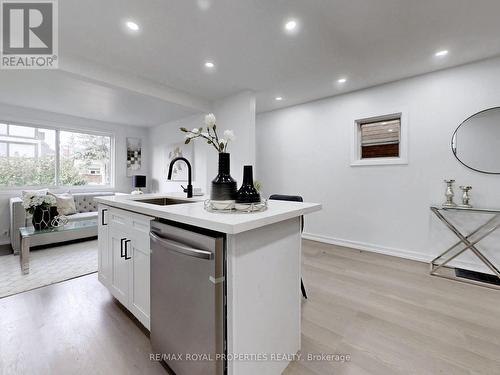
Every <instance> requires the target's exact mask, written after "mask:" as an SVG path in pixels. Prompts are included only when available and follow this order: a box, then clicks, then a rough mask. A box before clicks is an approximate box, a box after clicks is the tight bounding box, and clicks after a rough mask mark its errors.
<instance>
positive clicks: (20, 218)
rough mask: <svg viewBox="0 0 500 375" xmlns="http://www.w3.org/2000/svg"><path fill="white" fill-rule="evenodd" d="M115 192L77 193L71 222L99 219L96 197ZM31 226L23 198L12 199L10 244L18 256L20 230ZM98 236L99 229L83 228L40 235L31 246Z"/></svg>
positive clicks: (33, 239)
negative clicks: (74, 212) (74, 211)
mask: <svg viewBox="0 0 500 375" xmlns="http://www.w3.org/2000/svg"><path fill="white" fill-rule="evenodd" d="M114 194H115V193H113V192H95V193H75V194H73V196H74V198H75V206H76V212H77V213H76V214H73V215H68V219H69V220H70V221H76V220H85V219H91V218H96V219H97V215H98V213H97V202H94V197H99V196H103V195H114ZM24 226H31V221H30V219H28V220H26V211H25V210H24V207H23V205H22V200H21V198H11V199H10V243H11V245H12V249H13V250H14V254H18V253H19V251H20V248H21V238H20V236H19V228H20V227H24ZM96 236H97V228H83V229H80V230H75V231H66V232H64V231H61V232H53V233H47V234H43V235H38V236H36V237H33V238H32V239H31V243H30V244H31V246H41V245H49V244H52V243H59V242H65V241H71V240H77V239H81V238H89V237H96Z"/></svg>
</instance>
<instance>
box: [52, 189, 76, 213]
mask: <svg viewBox="0 0 500 375" xmlns="http://www.w3.org/2000/svg"><path fill="white" fill-rule="evenodd" d="M48 194H49V195H52V196H54V197H55V198H56V206H57V212H58V213H59V215H72V214H76V207H75V199H74V198H73V196H72V195H71V194H69V193H64V194H54V193H51V192H49V193H48Z"/></svg>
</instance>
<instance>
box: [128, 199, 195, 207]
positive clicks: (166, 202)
mask: <svg viewBox="0 0 500 375" xmlns="http://www.w3.org/2000/svg"><path fill="white" fill-rule="evenodd" d="M135 201H136V202H141V203H148V204H155V205H157V206H170V205H172V204H182V203H194V201H188V200H183V199H174V198H146V199H135Z"/></svg>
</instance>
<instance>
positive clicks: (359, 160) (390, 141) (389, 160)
mask: <svg viewBox="0 0 500 375" xmlns="http://www.w3.org/2000/svg"><path fill="white" fill-rule="evenodd" d="M354 125H355V127H354V132H353V134H354V136H353V142H352V152H351V155H352V156H351V165H353V166H356V165H388V164H407V163H408V150H407V144H408V141H407V133H408V132H407V121H406V116H404V115H403V113H394V114H390V115H383V116H375V117H367V118H363V119H360V120H356V121H355V123H354Z"/></svg>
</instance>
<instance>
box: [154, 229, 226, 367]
mask: <svg viewBox="0 0 500 375" xmlns="http://www.w3.org/2000/svg"><path fill="white" fill-rule="evenodd" d="M150 238H151V251H152V255H151V343H152V346H153V351H154V352H155V353H159V354H161V355H162V358H163V360H164V362H165V363H166V364H167V365H168V366H169V367H170V369H171V370H173V371H174V372H175V373H176V374H177V375H198V374H200V375H201V374H203V375H206V374H217V375H219V374H220V375H222V374H224V373H226V361H225V360H224V358H221V355H223V354H225V336H226V327H225V298H224V296H225V259H224V258H225V255H224V251H225V250H224V238H223V236H222V235H221V234H220V233H214V232H210V231H205V230H202V229H198V228H191V227H187V226H182V225H179V224H174V225H172V224H170V223H169V224H167V223H163V222H160V221H154V222H153V223H152V225H151V233H150Z"/></svg>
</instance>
